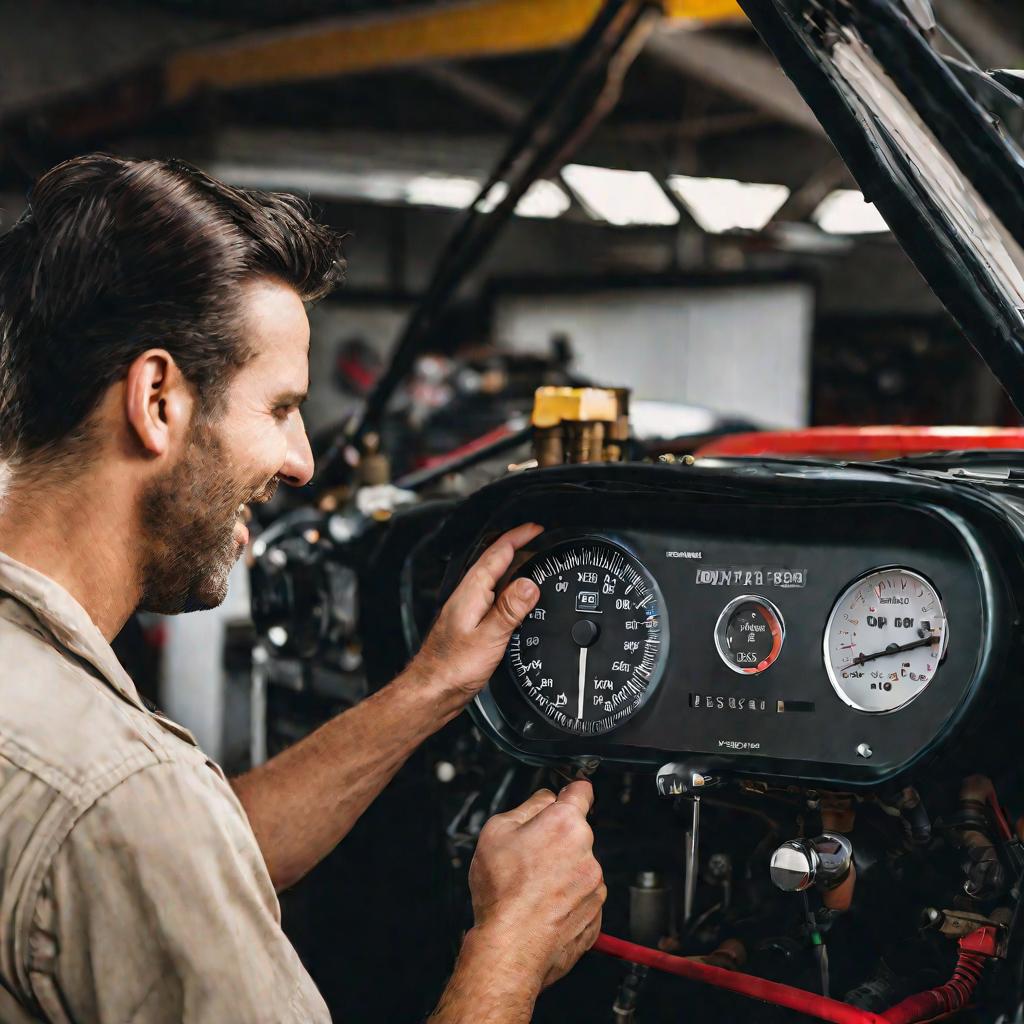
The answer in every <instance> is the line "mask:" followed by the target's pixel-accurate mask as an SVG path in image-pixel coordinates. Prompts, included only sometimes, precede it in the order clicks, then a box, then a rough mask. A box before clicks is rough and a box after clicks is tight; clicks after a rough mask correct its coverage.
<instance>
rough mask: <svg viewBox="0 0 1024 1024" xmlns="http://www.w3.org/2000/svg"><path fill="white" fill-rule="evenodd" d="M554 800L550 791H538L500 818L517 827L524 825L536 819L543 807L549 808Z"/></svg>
mask: <svg viewBox="0 0 1024 1024" xmlns="http://www.w3.org/2000/svg"><path fill="white" fill-rule="evenodd" d="M555 800H556V797H555V794H554V793H552V792H551V790H550V789H538V790H537V792H536V793H534V794H533V795H532V796H531V797H529V798H527V799H526V800H524V801H523V802H522V803H521V804H520V805H519V806H518V807H513V808H512V810H510V811H505V813H504V814H502V815H500V817H501V818H503V819H504V820H506V821H511V822H512V823H513V824H514V825H517V826H518V825H525V824H526V823H527V822H528V821H532V820H533V819H534V818H536V817H537V815H538V814H540V812H541V811H543V810H544V808H545V807H550V806H551V805H552V804H553V803H554V802H555Z"/></svg>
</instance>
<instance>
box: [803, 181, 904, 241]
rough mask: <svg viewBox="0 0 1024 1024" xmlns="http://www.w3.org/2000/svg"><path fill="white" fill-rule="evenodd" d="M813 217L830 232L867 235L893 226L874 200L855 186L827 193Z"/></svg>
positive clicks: (823, 229)
mask: <svg viewBox="0 0 1024 1024" xmlns="http://www.w3.org/2000/svg"><path fill="white" fill-rule="evenodd" d="M813 219H814V221H815V222H816V223H817V225H818V227H820V228H821V230H822V231H827V232H828V233H829V234H830V235H867V234H874V233H877V232H881V231H888V230H889V225H888V224H886V222H885V218H884V217H883V216H882V215H881V214H880V213H879V212H878V209H877V207H876V206H875V205H874V203H869V202H868V201H867V200H866V199H865V198H864V193H863V192H859V191H858V190H857V189H855V188H841V189H837V190H836V191H835V192H832V193H831V194H830V195H828V196H826V197H825V198H824V199H823V200H822V202H821V205H820V206H819V207H818V208H817V209H816V210H815V211H814V214H813Z"/></svg>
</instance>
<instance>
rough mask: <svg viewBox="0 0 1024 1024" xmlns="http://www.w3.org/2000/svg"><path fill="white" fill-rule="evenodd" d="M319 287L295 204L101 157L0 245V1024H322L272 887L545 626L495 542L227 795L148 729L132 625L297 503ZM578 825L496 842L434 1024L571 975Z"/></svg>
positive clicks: (197, 592) (563, 806) (580, 893)
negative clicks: (271, 512)
mask: <svg viewBox="0 0 1024 1024" xmlns="http://www.w3.org/2000/svg"><path fill="white" fill-rule="evenodd" d="M341 269H342V261H341V258H340V254H339V247H338V239H337V237H336V236H335V235H333V234H332V233H331V232H330V231H328V230H327V229H326V228H324V227H322V226H320V225H317V224H315V223H313V222H311V221H310V220H309V219H308V217H307V215H306V213H305V210H304V208H303V207H302V205H301V204H300V203H298V202H297V201H295V200H294V199H292V198H290V197H287V196H281V195H268V194H264V193H259V192H248V191H241V190H237V189H232V188H229V187H228V186H226V185H224V184H222V183H220V182H218V181H215V180H214V179H212V178H209V177H207V176H206V175H204V174H202V173H200V172H198V171H196V170H195V169H193V168H190V167H188V166H187V165H184V164H181V163H177V162H167V163H164V162H155V161H132V160H124V159H119V158H116V157H111V156H103V155H94V156H88V157H82V158H79V159H76V160H72V161H69V162H67V163H65V164H62V165H60V166H58V167H56V168H55V169H53V170H52V171H50V172H48V173H47V174H46V175H44V176H43V177H42V178H41V179H40V181H39V182H38V183H37V185H36V187H35V188H34V190H33V192H32V194H31V198H30V205H29V209H28V210H27V212H26V214H25V216H23V217H22V219H21V220H20V221H19V222H18V223H17V224H16V225H15V226H14V227H13V229H12V230H11V231H10V232H8V233H7V234H6V235H5V236H3V237H2V238H0V459H3V461H4V467H5V470H4V472H5V474H6V481H5V493H4V496H3V500H2V505H0V1019H2V1020H3V1021H4V1022H7V1024H24V1022H28V1021H40V1020H42V1021H53V1022H58V1021H59V1022H69V1021H75V1022H87V1021H98V1022H104V1024H105V1022H111V1024H113V1022H118V1024H124V1022H129V1021H130V1022H133V1024H150V1022H171V1021H189V1022H203V1024H206V1022H210V1024H214V1022H215V1024H230V1022H235V1021H239V1022H268V1024H282V1022H292V1021H295V1022H298V1021H302V1022H309V1021H313V1022H323V1021H326V1020H328V1014H327V1010H326V1007H325V1006H324V1004H323V1001H322V999H321V998H320V996H319V994H318V993H317V992H316V990H315V988H314V986H313V984H312V982H311V980H310V979H309V977H308V975H307V974H306V973H305V971H304V970H303V968H302V965H301V964H300V963H299V961H298V958H297V956H296V954H295V952H294V950H293V949H292V948H291V946H290V945H289V943H288V941H287V939H286V938H285V936H284V934H283V933H282V931H281V928H280V923H279V909H278V904H277V899H276V895H275V888H276V889H282V888H284V887H286V886H288V885H290V884H292V883H293V882H295V881H296V880H297V879H298V878H301V877H302V876H303V875H304V874H305V873H306V872H307V871H309V870H310V868H312V867H313V866H314V865H315V864H316V863H317V861H319V860H320V859H321V858H322V857H323V856H324V855H325V854H326V853H327V852H328V851H329V850H330V849H331V848H332V847H333V846H334V845H335V844H336V843H337V842H338V841H339V840H340V839H341V838H342V837H343V836H344V835H345V834H346V832H348V830H349V829H350V828H351V827H352V824H353V822H355V820H356V819H357V818H358V817H359V815H360V814H361V813H362V812H363V810H364V809H365V808H366V807H367V805H368V804H369V803H370V802H371V801H372V800H373V798H374V797H375V796H376V795H377V794H378V793H379V792H380V791H381V789H382V788H383V787H384V786H385V785H386V784H387V782H388V780H389V779H390V778H391V777H392V776H393V775H394V773H395V772H396V771H397V769H398V768H399V767H400V765H401V764H402V763H403V761H404V760H405V759H406V758H407V757H408V755H409V754H410V752H411V751H412V750H414V749H415V747H416V746H417V745H418V744H419V743H420V742H421V741H422V740H423V739H424V738H426V737H427V736H428V735H429V734H430V733H431V732H433V731H434V730H436V729H438V728H439V727H440V726H442V725H443V724H444V723H445V722H447V721H449V720H450V719H451V718H452V717H454V716H455V715H456V714H458V713H459V711H460V710H461V709H462V708H463V707H464V706H465V704H466V703H467V702H468V701H469V700H470V699H471V698H472V697H473V695H474V694H475V693H476V692H477V691H479V689H480V688H481V687H482V686H483V685H484V683H485V682H486V680H487V678H488V677H489V676H490V674H491V672H492V671H493V669H494V668H495V666H496V665H497V663H498V661H499V659H500V657H501V655H502V652H503V650H504V648H505V645H506V642H507V640H508V637H509V635H510V633H511V631H512V630H513V629H514V628H515V627H516V625H517V624H518V623H519V622H520V621H521V620H522V618H523V617H524V616H525V615H526V614H527V613H528V612H529V610H530V609H531V608H532V607H533V605H534V603H535V602H536V600H537V597H538V593H537V588H536V587H535V586H533V584H532V583H530V582H529V581H525V582H524V581H520V582H518V583H516V584H515V585H514V586H512V587H509V588H508V589H506V590H504V591H503V592H502V593H501V594H499V595H498V596H497V597H496V596H495V588H496V586H497V583H498V581H499V580H500V578H501V577H502V576H503V574H504V573H505V571H506V570H507V568H508V566H509V565H510V564H511V561H512V558H513V556H514V553H515V551H516V549H517V548H519V547H521V546H523V545H524V544H526V543H528V542H529V541H530V540H531V539H532V538H534V537H535V536H536V535H537V534H538V533H539V530H540V528H539V527H536V526H532V525H526V526H523V527H520V528H518V529H516V530H513V531H511V532H510V533H508V534H506V535H505V536H504V537H502V538H501V539H499V540H498V541H497V542H496V543H495V544H494V545H493V546H492V547H491V548H490V549H489V550H488V551H487V552H486V553H485V554H484V555H483V556H482V557H481V559H480V561H479V562H478V563H477V564H476V566H475V567H474V568H473V569H471V571H470V572H469V574H468V575H467V577H466V579H465V580H464V582H463V583H462V585H461V586H460V587H459V588H458V590H457V591H456V592H455V593H454V594H453V596H452V598H451V599H450V601H449V602H448V604H447V605H446V606H445V608H444V609H443V610H442V612H441V615H440V616H439V618H438V621H437V623H436V625H435V627H434V629H433V631H432V632H431V634H430V636H429V637H428V639H427V641H426V642H425V644H424V646H423V649H422V651H421V652H420V653H419V654H418V655H417V656H416V658H415V659H414V660H413V661H412V663H411V664H410V665H409V666H408V668H407V669H406V670H405V671H404V672H403V673H402V674H401V675H400V676H399V677H398V678H397V679H396V680H394V682H393V683H391V684H390V685H389V686H387V687H386V688H384V689H383V690H382V691H380V692H379V693H377V694H376V695H374V696H373V697H371V698H369V699H368V700H366V701H365V702H363V703H362V704H361V705H359V706H358V707H357V708H355V709H353V710H351V711H349V712H347V713H346V714H344V715H341V716H340V717H339V718H337V719H335V720H333V721H331V722H329V723H328V724H326V725H325V726H323V727H322V728H321V729H320V730H319V731H318V732H316V733H314V734H313V735H312V736H310V737H309V738H307V739H306V740H304V741H303V742H301V743H299V744H297V745H296V746H294V747H293V748H292V749H290V750H288V751H286V752H285V753H284V754H282V755H281V756H279V757H277V758H275V759H274V760H272V761H270V762H269V763H268V764H266V765H264V766H263V767H261V768H258V769H256V770H255V771H253V772H251V773H249V774H248V775H246V776H244V777H242V778H240V779H236V780H233V781H232V782H231V783H230V784H229V783H228V782H227V781H226V780H225V778H224V776H223V774H222V773H221V771H220V769H219V768H218V767H217V766H216V765H214V764H212V763H211V762H210V761H208V760H207V759H206V758H205V757H204V755H203V754H202V753H201V752H200V751H199V750H198V749H196V747H195V744H194V741H193V740H192V737H191V736H190V734H189V733H188V732H187V731H186V730H184V729H182V728H180V727H179V726H177V725H175V724H173V723H172V722H170V721H168V720H167V719H165V718H163V717H162V716H160V715H159V714H156V713H151V712H149V711H148V710H147V709H146V708H145V707H144V706H143V704H142V703H141V702H140V699H139V697H138V694H137V692H136V690H135V687H134V685H133V684H132V681H131V680H130V679H129V678H128V676H127V675H126V674H125V672H124V671H123V669H122V668H121V667H120V665H119V664H118V663H117V661H116V659H115V657H114V655H113V653H112V651H111V649H110V646H109V642H110V640H111V638H112V637H113V636H114V635H115V634H116V633H117V632H118V630H119V629H120V628H121V626H122V624H123V623H124V621H125V620H126V618H127V617H128V616H129V615H130V614H131V612H132V611H133V610H134V609H135V608H137V607H141V608H147V609H150V610H154V611H159V612H165V613H174V612H181V611H185V610H190V609H200V608H209V607H212V606H214V605H216V604H218V603H219V602H220V601H221V600H222V599H223V598H224V595H225V589H226V581H227V577H228V573H229V570H230V568H231V566H232V564H233V563H234V562H235V561H236V560H237V558H238V557H239V555H240V553H241V551H242V548H243V546H244V545H245V543H246V542H247V539H248V534H247V530H246V527H245V525H244V522H243V518H244V517H243V512H244V508H245V505H246V504H247V503H250V502H254V501H255V502H260V501H266V500H268V499H269V497H270V495H271V494H272V493H273V491H274V488H275V486H276V485H277V483H278V482H279V481H284V482H285V483H286V484H292V485H302V484H305V483H306V482H307V481H308V480H309V479H310V476H311V474H312V472H313V466H312V458H311V454H310V449H309V444H308V441H307V439H306V435H305V430H304V428H303V423H302V417H301V414H300V412H299V406H300V404H301V402H302V400H303V397H304V396H305V392H306V390H307V386H308V379H307V378H308V363H307V352H308V344H309V327H308V323H307V320H306V314H305V309H304V305H303V303H304V301H308V300H311V299H315V298H318V297H320V296H321V295H323V294H325V293H326V292H327V291H329V290H330V288H331V287H332V286H333V285H334V284H335V283H336V282H337V280H338V278H339V277H340V274H341ZM591 800H592V794H591V790H590V787H589V785H588V784H587V783H574V784H572V785H570V786H568V787H567V788H566V789H564V790H563V791H562V792H561V794H559V795H558V796H557V797H556V796H555V795H554V794H552V793H548V792H540V793H536V794H534V795H533V797H531V798H530V799H529V800H527V801H526V803H525V804H523V805H522V806H521V807H519V808H517V809H516V810H513V811H510V812H508V813H507V814H503V815H498V816H497V817H496V818H494V819H492V820H491V821H490V822H488V823H487V825H486V827H485V828H484V830H483V833H482V834H481V837H480V844H479V849H478V852H477V856H476V859H475V860H474V863H473V866H472V870H471V874H470V885H471V888H472V896H473V907H474V918H475V922H474V927H473V928H472V929H471V930H470V932H469V933H468V934H467V936H466V938H465V942H464V944H463V948H462V952H461V955H460V957H459V961H458V964H457V966H456V969H455V972H454V975H453V977H452V980H451V982H450V984H449V986H448V989H447V991H446V992H445V995H444V997H443V998H442V1000H441V1003H440V1005H439V1006H438V1009H437V1011H436V1014H435V1018H434V1020H435V1022H439V1024H463V1022H467V1024H468V1022H469V1021H473V1022H475V1024H513V1022H525V1021H528V1020H529V1018H530V1016H531V1013H532V1007H533V1003H534V1000H535V998H536V996H537V994H538V992H539V991H540V990H541V988H542V987H543V986H544V985H546V984H549V983H550V982H552V981H554V980H556V979H557V978H559V977H560V976H562V975H563V974H564V973H565V972H566V971H567V970H568V969H569V968H570V967H571V966H572V965H573V964H574V963H575V961H576V960H577V959H578V957H579V956H580V955H581V954H582V952H583V950H585V949H587V948H589V946H590V945H591V944H592V943H593V941H594V938H595V937H596V934H597V931H598V928H599V926H600V918H601V906H602V903H603V901H604V896H605V889H604V885H603V882H602V878H601V871H600V868H599V866H598V865H597V863H596V861H595V860H594V858H593V855H592V852H591V846H592V840H593V837H592V834H591V832H590V829H589V827H588V826H587V824H586V815H587V812H588V811H589V809H590V805H591Z"/></svg>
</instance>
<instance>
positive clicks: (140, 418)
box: [124, 348, 195, 455]
mask: <svg viewBox="0 0 1024 1024" xmlns="http://www.w3.org/2000/svg"><path fill="white" fill-rule="evenodd" d="M194 402H195V400H194V398H193V395H192V389H191V387H190V386H189V383H188V381H187V380H186V379H185V377H184V375H183V374H182V372H181V371H180V370H179V369H178V366H177V364H176V363H175V362H174V359H173V357H172V356H171V354H170V353H169V352H167V351H166V350H165V349H161V348H157V349H150V350H149V351H147V352H143V353H142V355H140V356H137V357H136V359H135V361H134V362H133V363H132V364H131V366H129V367H128V374H127V377H126V378H125V384H124V411H125V416H126V418H127V420H128V428H129V430H130V431H131V433H133V434H134V435H135V437H136V438H137V439H138V441H139V444H141V445H142V447H143V449H144V450H145V451H146V452H148V453H149V454H150V455H166V454H167V453H168V452H170V451H171V450H173V449H174V448H176V447H177V446H178V444H179V443H180V441H181V440H182V439H183V438H184V437H185V434H186V432H187V430H188V426H189V424H190V423H191V422H192V410H193V406H194Z"/></svg>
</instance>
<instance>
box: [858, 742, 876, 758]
mask: <svg viewBox="0 0 1024 1024" xmlns="http://www.w3.org/2000/svg"><path fill="white" fill-rule="evenodd" d="M873 753H874V751H873V750H872V749H871V748H870V747H869V746H868V745H867V744H866V743H859V744H857V756H858V757H864V758H867V757H870V756H871V755H872V754H873Z"/></svg>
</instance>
